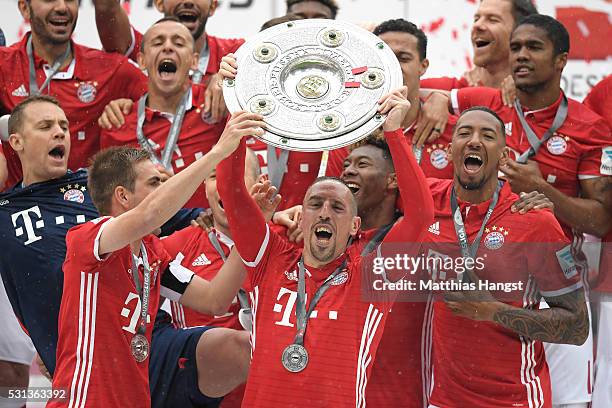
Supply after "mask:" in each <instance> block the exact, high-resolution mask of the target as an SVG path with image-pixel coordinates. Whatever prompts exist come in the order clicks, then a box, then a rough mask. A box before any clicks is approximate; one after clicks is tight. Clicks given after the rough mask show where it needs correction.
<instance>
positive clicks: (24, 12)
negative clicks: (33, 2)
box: [17, 0, 32, 22]
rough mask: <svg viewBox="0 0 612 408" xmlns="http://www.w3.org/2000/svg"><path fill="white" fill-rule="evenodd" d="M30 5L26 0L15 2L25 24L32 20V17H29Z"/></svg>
mask: <svg viewBox="0 0 612 408" xmlns="http://www.w3.org/2000/svg"><path fill="white" fill-rule="evenodd" d="M29 6H30V4H29V3H28V1H26V0H19V1H18V2H17V7H19V12H20V13H21V16H22V17H23V19H24V20H25V21H26V22H29V21H30V20H31V18H32V16H31V15H30V7H29Z"/></svg>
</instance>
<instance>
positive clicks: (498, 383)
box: [424, 180, 582, 408]
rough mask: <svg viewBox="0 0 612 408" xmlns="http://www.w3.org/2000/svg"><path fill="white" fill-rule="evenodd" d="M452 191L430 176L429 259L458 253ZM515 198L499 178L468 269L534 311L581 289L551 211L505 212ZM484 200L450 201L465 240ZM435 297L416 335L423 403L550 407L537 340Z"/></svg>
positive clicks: (445, 276) (443, 272)
mask: <svg viewBox="0 0 612 408" xmlns="http://www.w3.org/2000/svg"><path fill="white" fill-rule="evenodd" d="M452 188H453V181H452V180H432V181H431V184H430V189H431V192H432V195H433V197H434V203H435V208H436V213H435V221H434V223H433V224H432V225H431V227H430V228H429V230H428V234H427V236H426V240H425V241H426V242H425V243H424V250H425V252H426V253H427V255H428V256H429V257H431V258H437V259H451V260H452V259H458V258H461V252H460V250H459V245H458V243H457V235H456V233H455V227H454V223H453V214H452V211H451V205H450V193H451V190H452ZM517 199H518V196H517V195H516V194H514V193H512V192H511V190H510V186H509V184H507V183H506V184H505V185H504V186H503V188H502V189H501V191H500V193H499V201H498V203H497V205H496V206H495V209H494V210H493V213H492V215H491V217H490V219H489V221H488V222H487V224H486V226H485V229H484V234H483V236H482V241H481V244H480V246H479V249H478V252H477V254H476V258H475V259H476V263H475V265H476V266H475V268H474V273H475V274H476V275H477V276H478V277H479V278H480V279H481V280H483V281H488V282H493V283H503V282H507V283H510V284H516V286H514V288H511V287H508V289H509V292H507V293H506V292H504V291H503V290H497V291H494V290H492V291H491V293H492V294H493V295H494V296H495V297H496V298H497V299H498V300H501V301H504V302H505V303H508V304H512V305H514V306H517V307H524V308H535V309H537V307H538V304H539V300H540V297H541V296H560V295H563V294H566V293H569V292H572V291H574V290H577V289H579V288H581V286H582V283H581V282H580V280H579V274H578V271H577V268H576V266H575V264H574V263H573V261H572V258H571V254H570V247H569V240H568V239H567V238H566V237H565V235H564V234H563V231H562V229H561V226H560V225H559V223H558V221H557V220H556V219H555V217H554V215H553V214H552V213H551V212H550V211H548V210H543V211H531V212H528V213H527V214H524V215H520V214H518V213H512V212H511V211H510V207H511V205H512V204H513V203H514V202H515V201H516V200H517ZM489 204H490V200H488V201H485V202H483V203H480V204H474V205H470V203H466V202H462V201H461V200H459V199H458V205H459V208H460V209H461V212H462V215H463V219H464V223H465V228H466V233H467V235H468V242H469V243H470V244H471V243H472V242H473V241H474V239H475V237H476V234H477V233H478V230H479V229H480V228H481V225H482V221H483V219H484V216H485V213H486V212H487V210H488V208H489ZM466 213H467V216H466ZM478 259H480V261H478ZM479 262H480V263H479ZM478 265H480V266H478ZM456 271H457V268H454V267H452V266H450V267H448V268H446V267H445V268H444V269H435V270H432V271H430V273H431V274H432V275H433V274H435V280H437V281H445V280H449V279H454V278H456V274H455V272H456ZM459 272H460V271H459ZM434 293H435V292H434ZM436 295H441V292H439V291H438V292H437V293H436ZM435 299H436V301H435V303H434V306H433V310H430V311H431V312H433V323H431V329H430V328H429V327H428V328H427V330H426V331H425V339H424V345H425V348H429V347H431V348H432V352H431V361H432V363H433V366H432V367H428V366H426V367H425V370H426V372H428V373H430V377H426V378H425V380H426V388H427V389H429V390H431V396H430V404H431V405H433V406H437V407H448V408H454V407H456V408H463V407H474V408H479V407H482V408H490V407H509V406H516V407H536V406H537V407H550V406H551V390H550V376H549V372H548V366H547V364H546V360H545V356H544V349H543V346H542V343H541V342H539V341H534V340H530V339H527V338H525V337H522V336H519V335H518V334H516V333H514V332H512V331H510V330H508V329H505V328H504V327H502V326H501V325H498V324H495V323H491V322H479V321H474V320H471V319H466V318H462V317H458V316H456V315H454V314H453V312H451V310H450V309H449V308H448V307H447V306H446V303H444V301H442V299H441V298H438V297H436V298H435ZM428 318H431V314H430V316H428ZM430 336H431V337H430Z"/></svg>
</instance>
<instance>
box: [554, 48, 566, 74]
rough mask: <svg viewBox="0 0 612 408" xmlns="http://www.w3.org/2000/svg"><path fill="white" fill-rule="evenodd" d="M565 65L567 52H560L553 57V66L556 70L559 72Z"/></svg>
mask: <svg viewBox="0 0 612 408" xmlns="http://www.w3.org/2000/svg"><path fill="white" fill-rule="evenodd" d="M565 65H567V52H562V53H561V54H559V55H557V56H556V57H555V68H557V71H559V72H561V71H563V69H564V68H565Z"/></svg>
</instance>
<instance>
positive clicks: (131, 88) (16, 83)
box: [0, 0, 146, 187]
mask: <svg viewBox="0 0 612 408" xmlns="http://www.w3.org/2000/svg"><path fill="white" fill-rule="evenodd" d="M18 6H19V11H20V12H21V14H22V16H23V17H24V19H26V20H28V21H30V22H31V27H32V31H31V32H30V33H27V34H26V35H25V36H24V37H23V39H22V40H21V41H20V42H18V43H15V44H13V45H11V46H10V47H7V48H2V49H0V89H2V90H3V92H2V93H0V114H8V113H10V112H11V111H12V109H13V108H14V107H15V106H16V105H17V104H18V103H19V102H21V101H22V100H24V99H25V98H26V97H27V96H28V95H35V94H38V93H42V94H48V95H52V96H54V97H56V98H57V99H58V100H59V101H60V102H61V104H62V106H63V107H64V109H65V111H66V115H67V116H68V117H69V118H70V125H71V126H70V133H71V135H72V136H71V137H72V148H73V154H72V155H71V156H70V159H69V163H68V168H69V169H72V170H77V169H79V168H81V167H87V163H88V159H89V157H90V156H92V155H93V154H94V153H96V152H97V151H98V150H99V149H100V140H99V131H100V130H99V128H98V125H97V119H98V117H99V116H100V114H101V113H102V112H103V110H104V107H105V106H106V105H107V104H108V103H109V102H110V101H112V100H115V99H117V98H120V97H122V98H126V97H127V98H130V99H132V100H136V99H138V98H139V97H140V96H141V95H142V94H143V93H144V91H145V89H146V83H145V77H144V75H143V74H142V72H140V71H139V70H138V69H137V68H136V67H134V66H132V65H131V64H130V63H129V61H128V60H127V59H126V58H124V57H121V56H118V55H110V54H107V53H104V52H101V51H97V50H93V49H91V48H87V47H84V46H82V45H79V44H76V43H75V42H74V41H72V40H71V39H70V37H71V35H72V32H73V30H74V27H75V26H76V23H77V17H78V10H79V7H78V1H77V0H68V1H62V0H53V1H44V0H20V1H19V2H18ZM2 148H3V150H4V156H5V157H6V161H7V166H8V181H7V183H8V186H9V187H12V186H13V185H14V184H15V183H16V182H17V181H18V180H19V179H20V178H21V176H22V174H21V167H20V164H19V159H18V158H17V155H16V153H15V151H14V150H13V149H12V148H11V147H10V146H9V145H8V144H4V145H3V146H2ZM54 154H56V155H57V156H58V157H59V156H61V155H63V153H62V152H61V151H58V152H54ZM0 173H1V172H0Z"/></svg>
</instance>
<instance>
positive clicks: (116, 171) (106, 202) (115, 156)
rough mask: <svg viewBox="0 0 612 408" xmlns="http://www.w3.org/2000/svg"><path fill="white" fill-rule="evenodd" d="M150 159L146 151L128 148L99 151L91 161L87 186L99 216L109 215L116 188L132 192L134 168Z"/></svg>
mask: <svg viewBox="0 0 612 408" xmlns="http://www.w3.org/2000/svg"><path fill="white" fill-rule="evenodd" d="M150 159H151V157H150V156H149V153H147V151H146V150H143V149H137V148H134V147H128V146H116V147H111V148H108V149H104V150H101V151H100V152H98V153H97V154H96V155H95V156H94V157H93V158H92V159H91V165H90V166H89V175H88V179H87V185H88V187H89V194H90V195H91V199H92V201H93V203H94V205H95V206H96V208H97V209H98V211H99V213H100V215H109V214H110V212H111V203H112V200H113V194H114V193H115V189H116V188H117V187H118V186H123V187H125V188H127V189H128V190H129V191H131V192H133V191H134V187H135V184H136V170H135V169H134V166H135V165H136V164H137V163H140V162H142V161H145V160H150Z"/></svg>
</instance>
